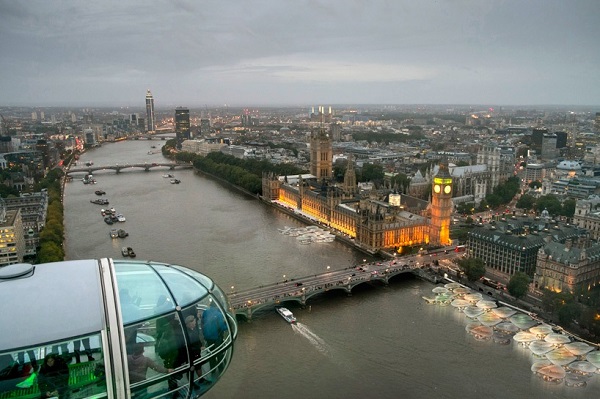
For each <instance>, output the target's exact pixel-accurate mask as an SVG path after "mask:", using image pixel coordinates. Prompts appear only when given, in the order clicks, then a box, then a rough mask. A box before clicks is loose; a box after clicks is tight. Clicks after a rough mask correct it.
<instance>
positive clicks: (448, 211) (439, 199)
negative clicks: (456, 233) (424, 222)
mask: <svg viewBox="0 0 600 399" xmlns="http://www.w3.org/2000/svg"><path fill="white" fill-rule="evenodd" d="M452 208H453V205H452V176H450V173H449V172H448V165H446V164H445V163H441V164H440V169H439V171H438V173H437V175H435V177H434V178H433V186H432V189H431V229H430V233H431V235H430V242H431V243H432V244H434V245H450V244H451V240H450V219H451V215H452Z"/></svg>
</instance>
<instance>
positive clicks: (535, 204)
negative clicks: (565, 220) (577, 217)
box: [516, 194, 577, 217]
mask: <svg viewBox="0 0 600 399" xmlns="http://www.w3.org/2000/svg"><path fill="white" fill-rule="evenodd" d="M576 203H577V202H576V201H575V200H574V199H572V198H569V199H566V200H564V201H563V202H562V203H561V202H560V200H559V199H558V198H557V197H556V196H555V195H551V194H549V195H543V196H541V197H539V198H535V197H534V196H532V195H530V194H524V195H523V196H521V198H519V200H518V201H517V204H516V207H517V208H519V209H523V210H524V211H529V210H534V211H535V212H537V213H541V212H542V211H544V210H547V211H548V213H549V214H550V215H551V216H566V217H573V215H574V214H575V205H576Z"/></svg>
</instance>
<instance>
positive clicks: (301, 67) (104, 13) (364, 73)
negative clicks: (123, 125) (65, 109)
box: [0, 0, 600, 107]
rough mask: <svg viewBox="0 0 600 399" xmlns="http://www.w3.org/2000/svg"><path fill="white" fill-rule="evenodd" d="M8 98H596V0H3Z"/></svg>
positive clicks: (285, 101) (139, 102) (194, 101)
mask: <svg viewBox="0 0 600 399" xmlns="http://www.w3.org/2000/svg"><path fill="white" fill-rule="evenodd" d="M0 71H1V72H0V105H31V106H48V105H68V106H95V105H113V106H115V105H128V106H143V104H144V97H145V93H146V90H147V89H151V91H152V93H153V95H154V98H155V103H156V106H157V107H161V106H179V105H182V106H188V107H195V106H203V105H205V104H208V105H222V104H228V105H232V106H237V105H241V106H244V105H248V106H250V105H305V104H313V105H330V104H416V103H418V104H495V105H501V104H507V105H508V104H515V105H536V104H576V105H598V104H600V0H436V1H434V0H389V1H378V0H369V1H366V0H264V1H254V0H239V1H231V0H230V1H227V0H195V1H194V0H192V1H184V0H171V1H154V0H140V1H137V0H136V1H133V0H127V1H123V0H117V1H106V0H103V1H83V0H81V1H71V0H68V1H58V0H57V1H46V0H36V1H14V0H0Z"/></svg>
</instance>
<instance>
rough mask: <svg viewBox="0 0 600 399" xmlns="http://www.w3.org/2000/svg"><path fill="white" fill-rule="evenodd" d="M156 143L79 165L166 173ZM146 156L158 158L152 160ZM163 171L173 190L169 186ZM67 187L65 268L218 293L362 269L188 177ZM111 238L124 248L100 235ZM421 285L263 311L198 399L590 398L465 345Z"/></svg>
mask: <svg viewBox="0 0 600 399" xmlns="http://www.w3.org/2000/svg"><path fill="white" fill-rule="evenodd" d="M163 144H164V142H163V141H156V140H154V141H146V140H143V141H142V140H140V141H126V142H119V143H110V144H105V145H103V146H102V147H100V148H96V149H93V150H91V151H89V152H87V153H85V154H84V155H82V157H81V159H80V161H79V164H80V165H83V164H84V163H85V162H87V161H92V162H94V166H100V165H114V164H117V163H118V164H120V165H121V164H127V163H139V162H147V163H154V162H165V161H167V160H166V159H164V158H163V157H162V155H161V154H160V153H155V154H149V152H156V151H157V150H158V149H159V148H160V147H161V146H162V145H163ZM151 146H155V147H156V148H152V147H151ZM167 173H172V174H174V175H175V177H176V178H178V179H179V180H181V184H170V179H169V178H164V177H163V175H164V174H167ZM94 177H95V179H96V180H97V184H95V185H84V184H82V182H81V179H80V178H79V179H77V177H76V178H75V179H74V180H73V181H72V182H70V183H67V184H66V187H65V201H64V202H65V235H66V240H65V251H66V258H67V259H68V260H71V259H89V258H101V257H115V258H120V257H121V256H122V255H121V247H122V246H130V247H132V248H133V249H134V250H135V252H136V254H137V259H140V260H154V261H161V262H167V263H174V264H180V265H183V266H187V267H190V268H192V269H195V270H197V271H199V272H201V273H203V274H206V275H207V276H209V277H211V278H213V280H214V281H215V282H216V283H217V284H218V285H219V286H220V287H221V288H223V289H224V290H225V291H226V292H229V293H230V292H232V291H236V290H244V289H248V288H253V287H256V286H260V285H263V284H268V283H273V282H277V281H282V280H283V279H284V276H285V278H287V279H290V278H294V277H302V276H307V275H313V274H317V273H322V272H324V271H326V270H327V267H328V266H329V267H330V268H331V269H340V268H345V267H349V266H353V265H355V264H358V263H361V262H363V260H364V259H366V260H367V261H370V260H372V259H370V258H368V257H366V256H365V255H364V254H363V253H361V252H358V251H356V250H354V249H351V248H348V247H347V246H345V245H344V244H341V243H339V242H332V243H313V244H310V245H302V244H300V243H299V242H298V241H297V240H296V239H295V238H294V237H290V236H285V235H282V234H280V233H279V231H278V229H279V228H283V227H284V226H294V227H299V226H301V224H300V223H299V222H298V221H296V220H295V219H292V218H290V217H288V216H287V215H284V214H282V213H280V212H279V211H277V210H276V209H273V208H271V207H268V206H266V205H265V204H263V203H261V202H260V201H258V200H257V199H255V198H252V197H249V196H246V195H244V194H241V193H239V192H238V191H236V190H234V189H232V188H230V187H227V186H223V185H222V184H220V183H218V182H215V181H213V180H211V179H209V178H206V177H204V176H201V175H198V174H195V173H194V172H193V171H192V170H175V171H168V170H166V169H164V170H161V171H158V170H153V171H149V172H144V171H141V170H139V169H131V170H127V171H125V172H122V173H120V174H115V172H114V171H112V170H107V171H99V172H96V173H95V174H94ZM95 190H104V191H106V195H105V196H103V197H105V198H108V199H109V201H110V205H109V207H114V208H115V209H116V210H117V212H120V213H122V214H123V215H124V216H125V217H126V219H127V221H126V222H125V223H119V224H118V226H109V225H107V224H105V223H104V221H103V218H102V216H101V214H100V209H101V208H102V206H100V205H95V204H92V203H90V200H92V199H96V198H98V197H97V196H96V195H94V191H95ZM113 227H118V228H123V229H125V230H126V231H127V232H128V233H129V237H127V238H125V239H112V238H110V236H109V231H110V229H111V228H113ZM432 288H433V285H432V284H430V283H428V282H424V281H421V280H418V279H415V278H407V279H401V280H397V281H394V282H392V283H391V284H390V285H389V286H387V287H371V286H368V285H364V284H363V285H362V286H359V287H357V288H356V289H355V290H354V291H353V294H352V296H347V295H346V294H344V293H342V292H341V291H334V292H332V293H330V294H328V295H325V296H322V297H319V298H316V299H314V300H311V301H310V302H309V304H308V305H309V306H307V307H306V308H304V309H303V308H300V307H299V306H297V305H295V304H287V307H288V308H290V310H292V311H293V312H294V315H295V316H296V317H297V319H298V324H297V325H296V326H292V325H290V324H287V323H286V322H285V321H284V320H283V319H282V318H281V317H280V316H279V315H278V314H277V313H276V312H275V311H274V310H272V309H269V310H266V311H263V312H259V313H257V314H255V315H254V317H253V319H252V321H250V322H245V321H240V322H239V334H238V339H237V341H236V343H235V350H234V355H233V359H232V363H231V366H230V367H229V369H228V370H227V372H226V373H225V374H224V376H223V378H222V379H221V380H220V381H219V382H218V383H217V385H216V386H215V387H214V388H213V389H212V390H211V391H209V392H208V393H207V394H206V395H205V396H204V397H206V398H211V399H212V398H214V399H217V398H306V397H310V398H481V397H487V398H592V397H597V396H598V392H600V375H595V376H594V377H593V378H592V380H591V382H590V383H589V384H588V386H587V387H584V388H570V387H567V386H565V385H564V384H560V385H554V384H550V383H548V382H545V381H542V380H541V379H539V378H538V377H536V376H535V375H534V374H533V373H532V372H531V370H530V368H531V365H532V364H533V362H534V361H535V359H534V358H533V355H532V354H531V353H530V352H529V350H528V349H526V348H523V347H521V346H519V345H517V344H516V343H515V342H512V343H511V344H510V345H499V344H495V343H494V342H492V341H477V340H475V339H474V338H473V336H471V335H470V334H469V333H468V332H467V331H466V329H465V325H466V323H467V322H466V320H465V316H464V314H462V313H459V312H457V311H456V310H455V309H454V308H452V307H438V306H432V305H427V304H426V303H425V301H424V300H423V299H422V296H424V295H431V289H432Z"/></svg>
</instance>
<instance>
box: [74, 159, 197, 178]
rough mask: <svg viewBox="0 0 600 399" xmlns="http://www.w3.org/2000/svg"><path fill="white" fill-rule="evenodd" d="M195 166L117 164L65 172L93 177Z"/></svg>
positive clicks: (155, 163) (170, 163)
mask: <svg viewBox="0 0 600 399" xmlns="http://www.w3.org/2000/svg"><path fill="white" fill-rule="evenodd" d="M191 168H193V165H192V164H190V163H173V162H153V163H147V162H144V163H131V164H129V163H128V164H115V165H105V166H94V165H90V166H85V167H80V168H71V169H69V170H67V171H66V172H65V174H66V175H67V176H72V175H74V174H87V175H91V174H93V173H94V172H98V171H103V170H114V171H115V172H116V173H121V172H122V171H123V170H125V169H139V170H144V171H146V172H148V171H150V170H151V169H158V170H165V169H169V170H174V169H191Z"/></svg>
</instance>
